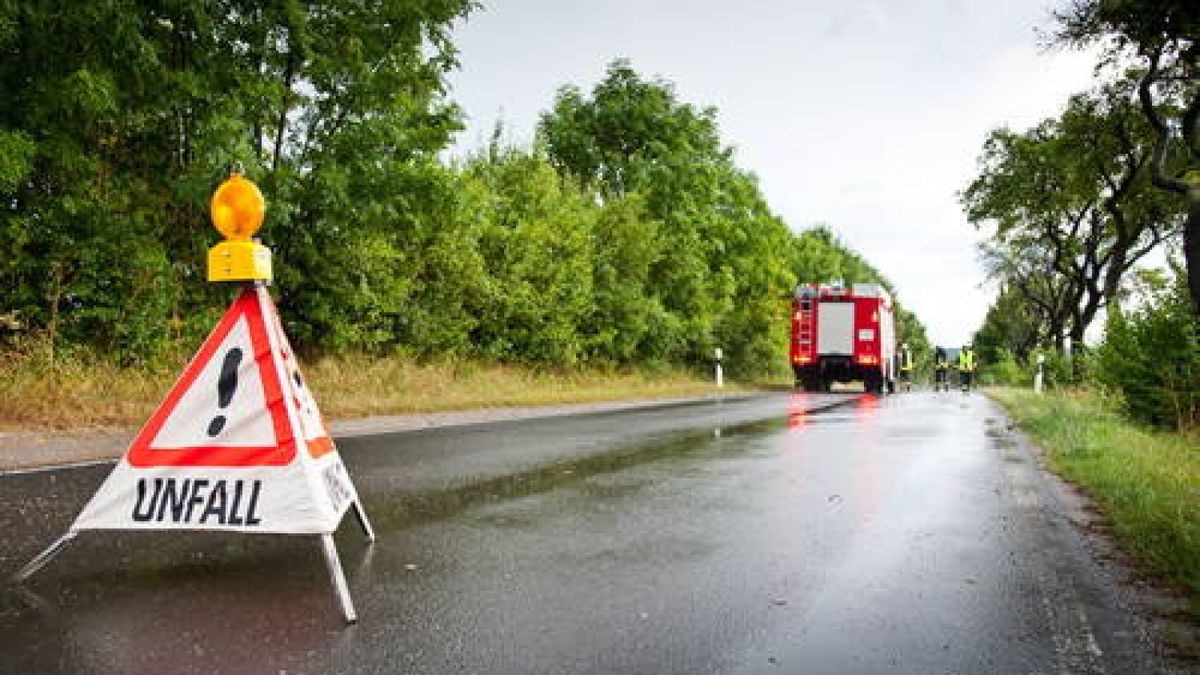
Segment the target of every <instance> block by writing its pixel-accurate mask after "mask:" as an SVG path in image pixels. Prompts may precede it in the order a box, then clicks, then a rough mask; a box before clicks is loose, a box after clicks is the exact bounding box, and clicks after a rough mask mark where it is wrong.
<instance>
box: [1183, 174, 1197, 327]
mask: <svg viewBox="0 0 1200 675" xmlns="http://www.w3.org/2000/svg"><path fill="white" fill-rule="evenodd" d="M1183 269H1184V270H1185V271H1186V273H1187V283H1188V294H1189V295H1191V297H1192V312H1193V313H1195V318H1196V321H1197V322H1200V183H1197V182H1193V183H1192V185H1190V186H1189V189H1188V215H1187V220H1185V221H1184V223H1183Z"/></svg>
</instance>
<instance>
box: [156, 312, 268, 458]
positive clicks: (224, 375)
mask: <svg viewBox="0 0 1200 675" xmlns="http://www.w3.org/2000/svg"><path fill="white" fill-rule="evenodd" d="M254 352H255V350H254V345H253V344H252V343H251V340H250V329H249V325H248V322H247V318H246V316H244V315H243V316H242V317H240V318H238V320H237V322H236V323H235V324H234V325H233V327H232V328H231V329H230V331H229V333H228V335H226V336H225V339H224V340H223V341H222V342H221V344H220V346H219V347H217V349H216V351H215V352H214V353H213V355H212V358H211V359H210V360H209V362H208V363H207V364H205V365H204V367H203V368H202V369H201V370H200V372H199V373H198V374H197V375H196V379H195V381H193V382H192V384H191V386H190V387H189V388H188V389H187V390H186V391H185V392H184V393H183V396H181V397H180V399H179V401H178V403H176V405H175V408H174V409H173V410H171V412H170V414H169V415H168V416H167V418H166V420H165V421H164V422H163V425H162V427H161V428H160V429H159V431H158V433H157V434H155V436H154V438H152V439H151V440H150V442H149V446H150V448H151V449H155V450H168V449H179V448H194V447H197V446H209V447H252V446H259V447H262V446H273V445H275V444H276V440H277V439H276V437H275V429H274V427H273V425H272V422H271V415H270V414H269V413H268V411H267V401H266V396H265V394H264V392H263V385H262V376H261V373H260V372H259V367H258V362H257V360H256V359H255V353H254ZM268 358H269V355H268Z"/></svg>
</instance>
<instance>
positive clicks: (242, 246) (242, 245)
mask: <svg viewBox="0 0 1200 675" xmlns="http://www.w3.org/2000/svg"><path fill="white" fill-rule="evenodd" d="M209 208H210V212H211V214H212V221H213V226H214V227H216V228H217V231H218V232H220V233H221V234H223V235H225V241H223V242H221V243H219V244H217V245H216V246H214V247H212V248H210V249H208V280H209V281H270V280H271V249H269V248H267V247H266V246H263V245H262V244H260V243H258V242H257V241H254V240H253V239H251V237H253V236H254V233H255V232H258V228H260V227H262V222H263V215H264V214H265V213H266V210H267V208H266V202H265V201H264V200H263V196H262V192H260V191H259V189H258V186H257V185H255V184H254V183H253V182H252V181H249V180H247V179H246V178H245V177H244V176H242V174H241V172H239V171H234V172H233V173H231V174H230V175H229V178H228V179H226V181H225V182H224V183H221V185H220V187H218V188H217V190H216V192H214V193H213V196H212V202H211V204H210V205H209Z"/></svg>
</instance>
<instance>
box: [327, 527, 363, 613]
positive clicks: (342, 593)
mask: <svg viewBox="0 0 1200 675" xmlns="http://www.w3.org/2000/svg"><path fill="white" fill-rule="evenodd" d="M321 545H322V547H323V548H324V550H325V566H326V567H328V568H329V577H330V579H331V580H332V581H333V590H334V592H336V593H337V596H338V602H339V603H341V605H342V614H343V615H345V617H346V622H347V623H355V622H357V621H358V614H356V613H355V612H354V601H353V600H351V599H350V587H349V586H347V585H346V575H345V574H343V573H342V561H341V560H338V553H337V546H335V545H334V543H333V535H331V534H323V535H321Z"/></svg>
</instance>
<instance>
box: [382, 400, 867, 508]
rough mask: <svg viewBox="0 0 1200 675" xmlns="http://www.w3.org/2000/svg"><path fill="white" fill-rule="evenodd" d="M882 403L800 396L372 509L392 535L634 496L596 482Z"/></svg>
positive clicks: (396, 498) (626, 488)
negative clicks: (577, 496) (494, 510)
mask: <svg viewBox="0 0 1200 675" xmlns="http://www.w3.org/2000/svg"><path fill="white" fill-rule="evenodd" d="M879 404H880V403H879V400H878V399H877V397H875V396H872V395H863V396H856V397H854V398H849V399H841V400H837V401H834V402H831V403H824V404H822V405H819V406H812V404H811V400H809V399H807V398H805V395H804V394H797V395H795V396H794V397H793V399H792V402H791V404H790V405H789V410H788V415H787V417H786V418H785V419H779V418H774V419H768V420H761V421H756V422H749V423H746V424H739V425H733V426H727V427H714V428H711V429H706V430H703V431H693V432H686V433H682V434H672V435H671V436H670V437H669V438H666V439H665V440H659V441H657V442H652V443H648V444H645V445H638V446H633V447H626V448H618V449H615V450H610V451H606V452H603V453H601V454H597V455H590V456H587V457H582V458H578V459H572V460H567V461H560V462H555V463H552V464H547V465H543V466H539V467H536V468H534V469H530V470H528V471H524V472H520V473H515V474H510V475H504V476H497V477H494V478H488V479H484V480H481V481H478V482H475V483H471V484H468V485H463V486H457V487H452V488H448V489H444V490H429V491H423V492H415V493H414V492H401V493H396V494H392V495H380V494H378V493H375V494H368V495H365V498H366V501H367V511H368V513H370V514H371V519H372V522H373V523H374V524H375V526H376V529H379V530H381V531H387V530H391V529H397V528H404V527H409V526H412V525H418V524H423V523H429V522H434V521H438V520H443V519H446V518H450V517H453V516H455V515H458V514H460V513H463V512H465V511H467V510H468V509H470V508H472V507H475V506H478V505H485V504H495V503H498V502H503V501H506V500H512V499H517V498H521V497H526V496H530V495H535V494H541V493H546V492H550V491H552V490H555V489H557V488H560V487H565V486H579V488H580V489H581V490H582V491H583V492H584V493H586V494H592V495H595V496H598V497H613V496H620V495H628V494H633V493H635V492H636V491H638V490H640V489H642V488H643V487H644V486H645V485H648V483H643V484H638V483H634V484H629V483H619V484H605V483H598V482H596V481H595V480H592V479H594V478H595V477H596V476H602V475H606V474H616V473H619V472H622V471H625V470H627V469H630V468H633V467H636V466H639V465H646V464H650V463H654V462H661V461H673V460H681V459H699V458H704V457H705V456H706V455H705V453H706V452H709V451H711V449H712V448H714V447H716V448H719V449H720V453H721V456H722V457H729V456H731V455H736V454H739V453H743V452H745V451H746V450H747V449H748V448H749V446H750V444H749V442H748V441H750V440H751V439H753V438H757V437H761V436H766V435H769V434H771V433H774V432H777V431H779V430H781V429H783V428H784V427H785V426H790V427H795V426H797V424H796V420H797V419H798V416H802V417H803V419H804V421H805V423H814V422H818V421H821V420H822V419H823V418H825V417H827V416H829V417H833V416H835V414H836V413H837V412H840V411H842V410H847V411H848V412H847V413H846V415H847V416H848V417H843V416H841V415H837V416H838V417H841V421H849V420H855V419H860V418H861V416H862V415H863V414H864V413H866V414H870V413H871V412H872V411H874V410H875V409H876V408H877V407H878V406H879ZM514 524H515V523H514Z"/></svg>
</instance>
